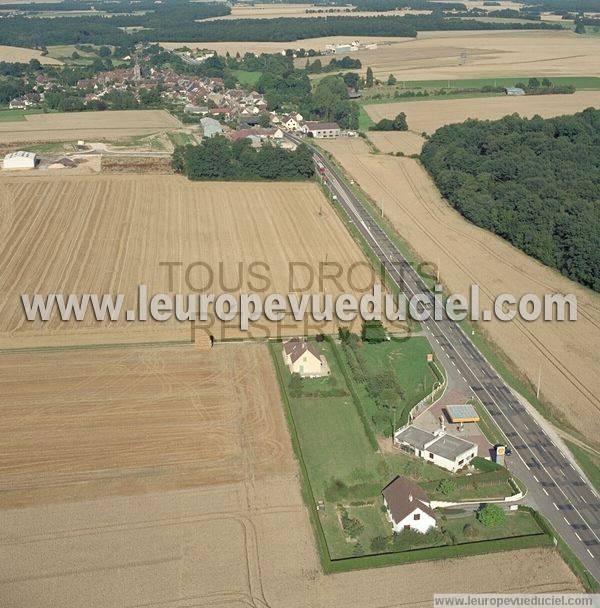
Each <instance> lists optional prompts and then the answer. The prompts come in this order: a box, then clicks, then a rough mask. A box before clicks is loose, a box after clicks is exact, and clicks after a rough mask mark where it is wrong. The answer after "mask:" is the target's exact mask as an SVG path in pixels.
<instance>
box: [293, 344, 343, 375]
mask: <svg viewBox="0 0 600 608" xmlns="http://www.w3.org/2000/svg"><path fill="white" fill-rule="evenodd" d="M283 360H284V361H285V364H286V365H287V366H288V368H289V370H290V372H291V373H292V374H299V375H300V376H302V378H322V377H323V376H329V374H331V370H330V369H329V364H328V363H327V359H325V357H324V356H323V355H321V353H320V352H319V351H318V350H317V348H316V347H315V346H314V345H313V344H311V343H310V342H309V341H308V340H305V339H300V338H292V339H291V340H287V341H286V342H284V343H283Z"/></svg>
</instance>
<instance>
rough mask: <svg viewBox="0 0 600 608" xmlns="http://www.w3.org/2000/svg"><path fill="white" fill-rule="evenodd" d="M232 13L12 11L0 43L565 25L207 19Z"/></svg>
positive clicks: (206, 9) (395, 33) (196, 8)
mask: <svg viewBox="0 0 600 608" xmlns="http://www.w3.org/2000/svg"><path fill="white" fill-rule="evenodd" d="M229 11H230V9H229V7H227V6H226V5H225V4H223V3H210V2H189V3H185V4H180V3H176V4H174V5H173V4H170V3H165V4H160V5H155V8H154V10H151V11H148V12H146V13H144V14H135V15H129V14H122V15H112V16H80V17H77V18H76V19H74V18H73V17H68V16H67V17H60V16H59V17H55V18H52V22H51V23H50V22H49V21H48V20H47V19H46V18H42V17H36V16H23V15H12V16H7V17H5V18H3V19H2V28H1V29H0V44H5V45H12V46H25V47H34V48H41V47H43V46H50V45H59V44H97V45H116V46H122V45H127V44H131V43H132V42H147V41H153V40H161V41H166V42H167V41H170V42H183V41H187V40H194V41H196V42H218V41H226V40H240V41H281V42H283V41H295V40H301V39H303V38H320V37H329V36H386V37H399V36H400V37H415V36H416V35H417V32H418V31H431V30H473V29H477V30H497V29H515V30H517V29H518V30H521V29H560V25H559V24H552V23H544V22H532V23H510V22H506V23H489V22H483V21H473V20H468V19H456V18H451V19H446V18H444V16H443V15H439V14H434V15H406V16H402V17H401V16H383V15H382V16H373V17H355V16H331V17H323V18H320V19H314V18H289V17H282V18H278V19H232V20H216V21H205V20H206V19H208V18H210V17H216V16H221V15H225V14H228V13H229ZM34 15H35V13H34ZM202 20H204V21H202ZM199 21H200V22H199ZM123 28H135V29H133V30H125V29H123Z"/></svg>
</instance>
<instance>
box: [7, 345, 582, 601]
mask: <svg viewBox="0 0 600 608" xmlns="http://www.w3.org/2000/svg"><path fill="white" fill-rule="evenodd" d="M0 386H1V388H2V394H3V395H10V399H9V400H7V399H5V400H3V402H2V404H0V413H1V415H2V419H3V425H2V428H1V429H0V453H1V454H2V465H1V467H0V525H1V526H2V531H3V534H2V543H1V547H2V548H1V549H0V568H1V569H2V573H3V574H2V580H0V597H2V599H3V605H7V606H11V607H12V608H38V607H39V608H42V607H43V608H46V607H47V606H61V608H79V607H80V606H86V607H87V608H115V607H116V606H142V605H157V606H158V605H161V606H162V605H164V606H167V605H169V606H191V605H193V606H217V605H218V606H228V607H231V608H234V607H235V608H242V607H243V606H246V607H247V606H256V607H257V608H258V607H262V608H264V607H265V606H271V607H272V608H277V607H281V608H284V607H285V608H295V607H298V608H305V607H306V606H313V607H315V608H321V607H323V608H325V607H327V606H333V605H339V604H340V602H343V603H344V605H345V606H349V607H350V608H364V607H365V606H369V607H370V608H387V607H389V606H397V605H399V604H401V605H402V606H409V607H410V606H415V608H416V607H421V606H423V605H425V604H428V603H430V602H431V596H432V594H433V592H434V591H435V590H440V589H443V590H444V591H447V592H452V591H454V592H459V591H473V592H475V591H478V592H493V591H496V592H498V591H502V592H509V591H514V592H542V591H543V592H549V591H566V592H569V591H571V592H580V591H582V589H581V586H580V585H579V583H578V582H577V580H576V579H575V577H574V576H573V574H572V573H571V572H570V571H569V569H568V568H567V566H566V565H565V564H564V563H563V562H562V561H561V559H560V557H559V556H558V554H557V553H556V552H554V551H551V550H541V549H536V550H526V551H519V552H510V553H505V554H504V555H502V556H498V555H496V556H494V555H485V556H478V557H472V558H464V559H460V560H449V561H443V562H430V563H423V564H414V565H410V566H396V567H390V568H382V569H377V570H370V571H359V572H351V573H346V574H341V575H329V576H324V575H323V574H322V573H321V570H320V565H319V562H318V558H317V554H316V551H315V544H314V537H313V532H312V529H311V527H310V524H309V519H308V513H307V511H306V508H305V506H304V504H303V502H302V498H301V494H300V489H299V483H298V479H299V472H298V468H297V465H296V462H295V460H294V458H293V455H292V449H291V445H290V440H289V437H288V434H287V430H286V426H285V421H284V416H283V409H282V405H281V403H280V399H279V389H278V385H277V381H276V379H275V374H274V370H273V367H272V364H271V360H270V355H269V352H268V350H267V348H266V346H265V345H262V344H257V343H254V344H237V345H233V344H225V345H218V346H216V347H215V348H213V349H212V350H211V351H210V352H207V353H200V352H198V351H197V350H195V349H194V348H193V347H191V346H187V347H186V346H180V347H161V348H149V347H136V348H126V349H123V348H120V349H81V350H68V349H65V350H61V351H54V352H21V353H10V354H2V355H0ZM18 505H20V506H21V507H26V508H17V506H18ZM542 562H543V563H544V568H540V567H539V564H540V563H542ZM475 570H476V571H477V576H476V577H474V576H472V572H473V571H475ZM398 580H402V581H403V584H402V589H401V594H400V595H399V591H398V586H397V582H398Z"/></svg>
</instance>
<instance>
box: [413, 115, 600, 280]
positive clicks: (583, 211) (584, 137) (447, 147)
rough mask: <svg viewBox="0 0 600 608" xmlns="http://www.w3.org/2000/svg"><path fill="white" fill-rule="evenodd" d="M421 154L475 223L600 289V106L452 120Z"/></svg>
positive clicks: (448, 194) (442, 188)
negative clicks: (570, 113) (547, 114)
mask: <svg viewBox="0 0 600 608" xmlns="http://www.w3.org/2000/svg"><path fill="white" fill-rule="evenodd" d="M421 160H422V162H423V164H424V165H425V167H426V168H427V170H428V171H429V172H430V174H431V175H432V176H433V179H434V180H435V183H436V184H437V186H438V188H439V190H440V192H441V193H442V194H443V195H444V196H445V197H446V198H447V199H448V201H449V202H450V204H451V205H452V206H453V207H455V208H456V209H457V210H458V211H459V212H460V213H461V214H462V215H463V216H464V217H465V218H467V219H468V220H469V221H471V222H473V223H474V224H476V225H478V226H481V227H483V228H486V229H487V230H490V231H492V232H494V233H495V234H498V235H499V236H501V237H503V238H505V239H506V240H507V241H509V242H510V243H512V244H513V245H515V246H516V247H518V248H519V249H521V250H522V251H524V252H525V253H527V254H528V255H531V256H533V257H534V258H536V259H537V260H539V261H541V262H542V263H544V264H546V265H548V266H550V267H552V268H556V269H558V270H559V271H560V272H561V273H563V274H564V275H566V276H567V277H569V278H571V279H573V280H574V281H577V282H579V283H581V284H582V285H586V286H587V287H590V288H592V289H594V290H595V291H600V191H599V189H598V184H600V110H596V109H593V108H588V109H587V110H584V111H583V112H580V113H578V114H575V115H573V116H559V117H557V118H549V119H546V120H544V119H543V118H541V117H539V116H534V117H533V118H531V119H527V118H521V117H520V116H519V115H517V114H513V115H511V116H505V117H504V118H502V119H501V120H496V121H479V120H468V121H466V122H464V123H462V124H456V125H448V126H445V127H442V128H441V129H438V131H436V133H435V134H434V135H433V136H432V137H431V138H430V139H429V140H428V141H427V142H426V144H425V145H424V147H423V151H422V153H421Z"/></svg>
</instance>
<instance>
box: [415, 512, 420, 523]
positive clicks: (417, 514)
mask: <svg viewBox="0 0 600 608" xmlns="http://www.w3.org/2000/svg"><path fill="white" fill-rule="evenodd" d="M420 519H421V514H420V513H415V517H414V520H415V521H419V520H420Z"/></svg>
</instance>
